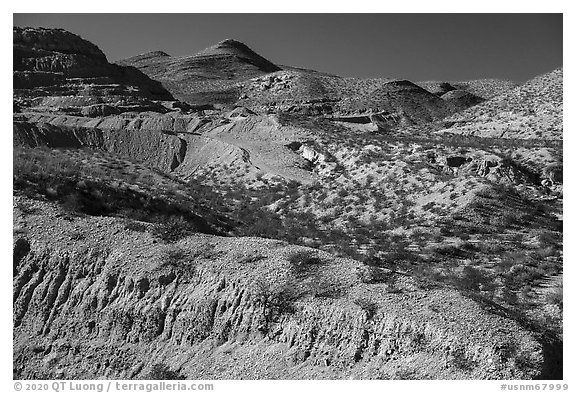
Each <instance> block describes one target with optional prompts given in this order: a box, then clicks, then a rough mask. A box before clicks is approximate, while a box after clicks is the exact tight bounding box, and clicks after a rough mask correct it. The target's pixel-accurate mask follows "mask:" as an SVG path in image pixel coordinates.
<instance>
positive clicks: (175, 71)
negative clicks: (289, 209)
mask: <svg viewBox="0 0 576 393" xmlns="http://www.w3.org/2000/svg"><path fill="white" fill-rule="evenodd" d="M118 64H121V65H128V66H134V67H137V68H139V69H140V70H141V71H142V72H144V73H146V74H147V75H148V76H150V77H151V78H153V79H155V80H158V81H161V82H162V83H163V84H164V86H166V88H167V89H168V90H170V91H171V92H172V93H173V94H174V96H175V97H177V98H178V99H180V100H183V101H187V102H189V103H192V104H197V103H201V104H205V103H214V102H223V101H224V102H226V101H234V100H235V99H236V98H237V93H235V82H237V81H241V80H246V79H250V78H252V77H255V76H259V75H263V74H266V73H270V72H275V71H279V70H280V68H279V67H278V66H276V65H274V64H272V63H271V62H270V61H268V60H266V59H265V58H263V57H262V56H260V55H258V54H257V53H255V52H254V51H252V50H251V49H250V48H248V47H247V46H246V45H245V44H243V43H241V42H238V41H235V40H231V39H227V40H224V41H222V42H219V43H218V44H216V45H214V46H211V47H209V48H206V49H204V50H202V51H201V52H199V53H197V54H195V55H192V56H182V57H172V56H169V55H167V54H166V53H164V52H151V53H146V54H143V55H139V56H135V57H131V58H128V59H125V60H122V61H119V62H118Z"/></svg>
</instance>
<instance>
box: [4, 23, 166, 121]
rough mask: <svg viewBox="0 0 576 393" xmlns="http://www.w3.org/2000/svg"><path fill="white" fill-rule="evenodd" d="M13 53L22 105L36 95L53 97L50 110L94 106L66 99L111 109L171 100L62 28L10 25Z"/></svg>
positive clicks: (151, 83)
mask: <svg viewBox="0 0 576 393" xmlns="http://www.w3.org/2000/svg"><path fill="white" fill-rule="evenodd" d="M13 52H14V53H13V71H14V72H13V78H14V89H15V90H14V96H15V99H16V100H17V102H18V103H19V104H21V105H24V106H29V105H30V102H29V100H31V99H34V98H36V97H51V98H52V101H53V102H52V105H51V106H54V107H61V108H65V107H70V106H72V107H74V106H88V105H91V104H93V103H90V104H78V103H77V104H76V105H70V104H69V103H68V102H67V101H66V100H67V99H69V98H70V96H75V97H76V98H77V99H78V98H79V97H84V99H85V100H89V99H92V100H97V101H99V102H98V103H99V104H103V103H106V104H109V105H110V106H122V105H130V104H131V105H138V104H144V105H148V106H150V104H151V103H150V100H173V98H172V96H171V94H170V93H168V92H167V91H166V90H165V89H164V88H163V87H162V85H161V84H160V83H159V82H156V81H153V80H151V79H150V78H148V77H147V76H146V75H145V74H143V73H142V72H140V71H139V70H137V69H136V68H133V67H121V66H118V65H113V64H110V63H108V60H107V59H106V56H105V55H104V53H102V51H101V50H100V49H98V47H97V46H96V45H94V44H92V43H91V42H88V41H86V40H84V39H82V38H81V37H79V36H77V35H75V34H72V33H70V32H68V31H66V30H63V29H43V28H19V27H14V29H13ZM122 100H123V101H124V102H123V103H122V102H118V101H122ZM33 106H34V105H33ZM86 110H88V109H86ZM93 110H94V109H93Z"/></svg>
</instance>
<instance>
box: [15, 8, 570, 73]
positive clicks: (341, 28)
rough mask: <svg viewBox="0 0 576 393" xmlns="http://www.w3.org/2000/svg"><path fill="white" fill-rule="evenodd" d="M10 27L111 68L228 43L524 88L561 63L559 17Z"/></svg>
mask: <svg viewBox="0 0 576 393" xmlns="http://www.w3.org/2000/svg"><path fill="white" fill-rule="evenodd" d="M14 25H15V26H42V27H62V28H64V29H67V30H69V31H71V32H73V33H76V34H78V35H80V36H82V37H83V38H85V39H87V40H89V41H91V42H93V43H94V44H96V45H98V46H99V47H100V49H102V51H103V52H104V53H106V55H107V57H108V59H109V60H110V61H114V60H119V59H122V58H125V57H129V56H133V55H137V54H140V53H144V52H148V51H152V50H163V51H165V52H167V53H169V54H171V55H175V56H179V55H190V54H194V53H196V52H198V51H200V50H202V49H204V48H206V47H208V46H210V45H213V44H215V43H217V42H219V41H221V40H223V39H225V38H234V39H236V40H239V41H242V42H244V43H245V44H247V45H248V46H249V47H251V48H252V49H253V50H254V51H256V52H257V53H259V54H260V55H262V56H264V57H266V58H267V59H269V60H270V61H272V62H274V63H276V64H284V65H292V66H297V67H305V68H311V69H315V70H318V71H324V72H329V73H333V74H337V75H341V76H356V77H395V78H406V79H409V80H413V81H418V80H467V79H478V78H504V79H512V80H515V81H518V82H522V81H525V80H527V79H530V78H532V77H533V76H536V75H538V74H541V73H544V72H547V71H551V70H552V69H554V68H556V67H559V66H561V65H562V14H14Z"/></svg>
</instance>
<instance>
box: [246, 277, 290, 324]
mask: <svg viewBox="0 0 576 393" xmlns="http://www.w3.org/2000/svg"><path fill="white" fill-rule="evenodd" d="M253 296H254V298H255V299H256V301H257V302H258V303H259V304H261V305H262V308H263V313H264V320H265V322H266V324H265V326H262V327H261V328H260V330H261V331H262V332H263V333H264V334H266V333H267V332H268V328H269V324H270V323H273V322H278V321H279V320H280V318H281V317H282V316H283V315H286V314H292V313H294V312H295V311H296V308H295V302H296V300H298V298H300V296H301V293H299V292H298V291H297V290H296V289H295V288H294V287H293V286H290V285H288V284H280V285H273V284H271V283H270V282H268V281H265V280H259V281H257V282H256V283H255V285H254V289H253Z"/></svg>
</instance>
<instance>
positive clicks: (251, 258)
mask: <svg viewBox="0 0 576 393" xmlns="http://www.w3.org/2000/svg"><path fill="white" fill-rule="evenodd" d="M262 259H266V256H265V255H262V254H260V253H256V254H250V255H244V256H242V257H240V259H238V263H254V262H258V261H261V260H262Z"/></svg>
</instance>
